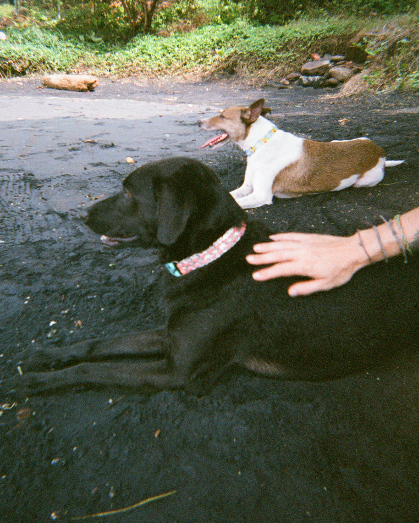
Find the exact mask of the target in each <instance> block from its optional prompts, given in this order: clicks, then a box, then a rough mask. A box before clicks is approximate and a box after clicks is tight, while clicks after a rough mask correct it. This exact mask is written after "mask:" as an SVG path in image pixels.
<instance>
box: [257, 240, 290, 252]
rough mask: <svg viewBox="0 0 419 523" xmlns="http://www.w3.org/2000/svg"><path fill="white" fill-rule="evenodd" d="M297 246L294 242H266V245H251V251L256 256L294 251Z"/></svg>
mask: <svg viewBox="0 0 419 523" xmlns="http://www.w3.org/2000/svg"><path fill="white" fill-rule="evenodd" d="M298 246H299V244H298V243H296V242H287V241H281V242H268V243H257V244H255V245H253V250H254V251H255V252H256V253H258V254H263V253H265V252H285V251H287V250H292V249H295V248H297V247H298Z"/></svg>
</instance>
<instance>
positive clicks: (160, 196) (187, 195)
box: [154, 178, 194, 245]
mask: <svg viewBox="0 0 419 523" xmlns="http://www.w3.org/2000/svg"><path fill="white" fill-rule="evenodd" d="M154 193H155V196H156V200H157V240H158V241H159V242H160V243H162V244H163V245H173V244H174V243H175V242H176V241H177V240H178V238H179V236H180V235H181V234H182V233H183V231H184V230H185V227H186V224H187V223H188V220H189V217H190V215H191V213H192V210H193V207H194V197H193V193H192V192H191V191H182V190H181V189H180V188H179V187H178V186H177V184H176V182H175V181H174V180H173V179H168V178H166V179H160V180H159V179H157V180H155V183H154Z"/></svg>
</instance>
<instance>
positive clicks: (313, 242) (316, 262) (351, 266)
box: [246, 233, 369, 297]
mask: <svg viewBox="0 0 419 523" xmlns="http://www.w3.org/2000/svg"><path fill="white" fill-rule="evenodd" d="M271 239H272V240H273V241H272V242H269V243H260V244H257V245H255V246H254V247H253V249H254V251H255V253H256V254H249V255H248V256H246V260H247V262H248V263H250V264H251V265H270V266H269V267H267V268H263V269H261V270H258V271H256V272H254V273H253V278H254V279H255V280H257V281H266V280H270V279H273V278H279V277H283V276H305V277H308V278H311V279H310V280H307V281H302V282H297V283H294V284H293V285H291V287H289V289H288V294H289V295H290V296H292V297H294V296H303V295H308V294H312V293H313V292H318V291H325V290H329V289H332V288H333V287H339V286H341V285H343V284H345V283H347V282H348V281H349V280H350V279H351V277H352V276H353V274H354V273H355V272H356V271H357V270H358V269H360V268H361V267H364V266H365V265H367V264H368V263H369V260H368V257H367V255H366V253H365V251H364V250H363V248H362V245H361V244H360V242H359V239H358V237H357V235H354V236H349V237H341V236H329V235H321V234H304V233H282V234H275V235H273V236H271Z"/></svg>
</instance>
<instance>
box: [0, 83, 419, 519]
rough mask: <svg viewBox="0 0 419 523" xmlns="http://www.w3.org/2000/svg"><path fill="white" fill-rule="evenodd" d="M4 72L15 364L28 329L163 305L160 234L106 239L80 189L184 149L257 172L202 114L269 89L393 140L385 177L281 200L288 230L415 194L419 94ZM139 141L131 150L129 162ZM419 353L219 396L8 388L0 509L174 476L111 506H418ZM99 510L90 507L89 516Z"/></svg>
mask: <svg viewBox="0 0 419 523" xmlns="http://www.w3.org/2000/svg"><path fill="white" fill-rule="evenodd" d="M39 85H40V82H39V81H38V80H29V81H28V80H14V81H9V82H0V127H1V134H0V274H1V279H0V300H1V301H0V339H1V342H0V343H1V345H0V354H1V356H0V378H2V377H7V376H11V375H12V374H14V373H16V372H17V369H16V365H15V363H12V361H11V358H12V357H13V356H14V355H15V354H16V353H17V352H19V351H20V350H22V349H23V348H28V347H32V348H33V350H36V348H37V347H40V346H45V345H52V346H60V345H66V344H68V343H71V342H74V341H77V340H81V339H86V338H90V337H95V336H104V335H109V336H111V335H112V334H114V333H115V331H116V330H118V331H119V332H121V331H130V330H133V329H138V328H150V327H153V326H155V325H157V324H158V323H160V322H161V321H162V317H161V311H160V308H159V300H158V294H157V292H156V287H155V281H156V278H157V276H158V273H159V269H158V267H156V263H155V262H156V258H155V255H154V253H153V252H143V253H141V254H142V256H141V257H137V256H135V257H134V256H133V253H132V251H131V250H128V251H124V250H118V249H116V250H113V249H109V248H106V247H105V246H102V245H101V244H100V242H99V241H98V238H97V237H96V236H95V235H94V234H93V233H91V232H89V231H88V230H86V228H85V227H84V226H83V225H82V223H81V221H80V219H79V216H78V209H80V208H83V207H85V206H86V205H89V204H90V203H91V202H92V201H94V200H95V199H97V198H100V197H102V195H109V194H111V193H112V192H113V191H114V190H116V189H119V186H120V182H121V179H122V178H123V176H124V175H126V174H127V173H129V172H130V171H131V170H132V169H133V168H134V167H135V166H138V165H140V164H142V163H145V162H146V161H150V160H155V159H158V158H161V157H163V156H169V155H188V156H193V157H195V158H198V159H201V160H202V161H204V162H206V163H208V164H210V165H212V167H213V168H214V169H215V170H216V172H217V173H218V174H219V176H220V178H221V179H222V181H223V183H224V184H225V185H226V187H228V188H229V189H233V188H235V187H237V186H238V185H239V184H240V183H241V181H242V177H243V172H244V165H245V163H244V162H245V159H244V157H243V154H242V153H241V152H240V151H239V150H238V149H236V148H234V146H227V147H226V148H225V149H219V150H217V151H214V152H211V151H207V150H200V149H199V146H200V145H201V144H202V143H203V142H204V141H205V140H206V139H207V138H208V135H207V133H205V132H203V131H201V130H200V129H199V127H198V126H197V121H198V120H199V118H201V117H203V116H204V115H210V114H214V113H215V112H217V111H218V110H219V109H221V108H222V107H225V106H226V105H230V104H232V103H235V104H247V103H248V102H252V101H254V100H256V99H257V98H259V97H264V98H265V99H266V100H267V105H270V106H271V107H272V109H273V111H272V120H273V121H275V122H276V123H277V124H278V125H279V126H280V127H281V128H283V129H285V130H288V131H292V132H295V133H297V134H300V135H303V136H307V137H310V138H313V139H318V140H331V139H346V138H354V137H357V136H362V135H364V136H368V137H370V138H372V139H374V141H376V142H377V143H378V144H379V145H381V146H383V147H384V148H385V149H386V151H387V156H388V158H390V159H401V158H404V159H406V164H404V165H402V166H400V167H398V168H394V169H392V170H388V172H387V174H386V177H385V179H384V181H383V182H382V183H381V184H380V185H379V186H377V187H375V188H373V189H358V190H356V189H348V190H346V191H343V192H342V193H339V194H327V195H316V196H312V197H307V198H301V199H296V200H287V201H279V200H276V201H275V202H274V204H273V205H272V206H270V207H262V208H260V209H256V210H253V211H249V212H250V214H251V215H252V216H254V217H256V218H259V219H262V220H265V221H267V222H268V223H269V224H271V225H272V228H273V229H274V230H278V231H279V230H303V231H317V232H328V233H340V234H344V233H351V232H353V231H355V229H356V228H365V227H367V222H370V223H378V222H379V221H380V218H379V216H380V214H383V215H384V216H386V217H391V216H393V215H394V214H395V213H397V212H403V211H405V210H408V209H411V208H413V207H415V206H417V205H419V176H418V174H419V147H418V143H419V140H418V112H419V97H418V96H415V95H403V94H395V95H374V96H365V97H361V98H358V99H346V100H345V99H342V100H341V99H331V98H327V99H325V98H324V94H325V93H324V92H321V91H316V90H311V89H307V90H304V89H296V90H286V91H279V90H277V89H274V88H265V89H249V88H245V87H238V86H229V85H227V84H224V85H222V84H213V83H201V84H169V83H161V84H157V83H154V84H153V85H142V84H140V83H138V84H136V83H135V82H132V81H131V82H124V83H122V82H111V81H102V82H101V84H100V86H99V87H98V88H97V90H95V91H94V92H92V93H69V92H64V91H54V90H50V89H39V88H38V86H39ZM127 157H131V158H132V159H133V160H134V161H135V164H134V165H133V164H130V163H127V161H126V159H127ZM417 363H418V361H417V357H416V356H411V357H407V356H406V357H405V358H403V359H402V360H401V361H400V362H399V363H398V364H397V365H394V366H388V367H387V368H386V369H380V370H378V369H374V368H372V369H370V370H369V372H367V373H364V374H362V375H360V376H354V377H351V378H347V379H344V380H340V381H336V382H331V383H280V382H277V381H270V380H264V379H260V378H255V377H253V376H249V375H239V376H232V377H230V378H229V379H226V380H225V381H223V382H221V383H220V384H219V385H217V387H216V388H215V389H214V390H213V391H212V392H211V393H210V394H209V395H207V396H205V397H203V398H196V397H193V396H188V395H187V394H185V393H183V392H162V393H159V394H155V395H153V396H142V395H138V394H135V393H131V392H126V391H118V390H95V391H70V392H67V393H62V394H59V395H54V396H45V397H31V398H28V399H27V401H25V402H20V403H19V404H14V405H13V404H8V403H7V402H8V398H2V397H0V414H1V415H0V504H1V506H0V523H28V522H31V523H46V522H48V521H51V520H59V521H70V520H71V518H74V517H77V516H82V515H86V514H93V513H98V512H103V511H110V510H115V509H121V508H123V507H128V506H131V505H134V504H136V503H138V502H139V501H141V500H144V499H146V498H149V497H151V496H156V495H159V494H163V493H167V492H172V491H174V490H175V491H176V493H175V494H173V495H171V496H170V497H167V498H164V499H161V500H158V501H154V502H152V503H149V504H148V505H145V506H142V507H138V508H136V509H133V510H132V511H129V512H124V513H121V514H119V515H112V516H108V517H107V518H104V519H103V520H104V521H111V522H112V523H114V522H116V523H119V522H121V523H122V522H123V523H126V522H138V521H142V522H146V523H160V522H161V523H169V522H173V523H175V522H177V523H187V522H188V523H197V522H200V521H205V522H206V523H212V522H214V523H238V522H248V523H255V522H260V521H265V522H267V523H270V522H272V523H277V522H279V521H281V523H282V522H283V523H297V522H303V521H313V522H316V523H329V522H330V523H338V522H341V523H351V522H353V523H363V522H365V523H372V522H377V523H385V522H388V523H398V522H399V523H409V522H412V523H413V522H416V521H417V514H418V511H419V498H418V496H417V492H418V489H419V479H418V478H419V465H418V464H419V444H418V440H417V427H418V423H419V411H418V409H417V405H418V404H419V375H418V373H417ZM92 521H94V519H92Z"/></svg>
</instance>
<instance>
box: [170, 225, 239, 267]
mask: <svg viewBox="0 0 419 523" xmlns="http://www.w3.org/2000/svg"><path fill="white" fill-rule="evenodd" d="M245 230H246V224H245V223H244V222H243V223H242V224H241V226H240V227H232V228H231V229H229V230H228V231H227V232H226V233H225V234H224V235H223V236H221V238H218V240H217V241H215V242H214V243H213V244H212V245H211V247H208V249H206V250H205V251H202V252H198V253H196V254H193V255H192V256H189V258H185V259H184V260H182V261H180V262H170V263H166V264H165V265H166V268H167V270H168V271H169V272H170V273H171V274H173V276H184V275H185V274H188V272H192V271H194V270H195V269H199V268H200V267H204V266H205V265H208V264H209V263H211V262H212V261H214V260H217V259H218V258H220V256H222V255H223V254H224V253H226V252H227V251H228V250H229V249H231V248H232V247H234V245H236V243H237V242H238V241H239V240H240V238H241V237H242V236H243V234H244V232H245Z"/></svg>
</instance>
